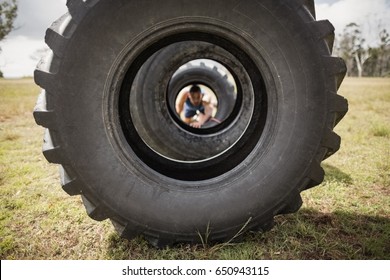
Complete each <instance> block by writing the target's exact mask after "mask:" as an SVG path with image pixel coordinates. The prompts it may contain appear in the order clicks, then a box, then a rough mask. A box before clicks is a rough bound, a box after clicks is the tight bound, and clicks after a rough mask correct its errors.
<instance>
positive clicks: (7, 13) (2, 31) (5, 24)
mask: <svg viewBox="0 0 390 280" xmlns="http://www.w3.org/2000/svg"><path fill="white" fill-rule="evenodd" d="M0 2H1V3H0V41H2V40H3V39H4V38H5V37H6V36H7V35H8V34H9V33H10V32H11V31H12V30H13V29H14V20H15V18H16V15H17V11H18V5H17V3H16V0H1V1H0Z"/></svg>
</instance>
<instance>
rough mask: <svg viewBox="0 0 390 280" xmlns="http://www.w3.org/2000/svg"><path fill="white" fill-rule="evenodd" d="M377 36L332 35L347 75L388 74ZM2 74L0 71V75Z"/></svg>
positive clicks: (382, 35)
mask: <svg viewBox="0 0 390 280" xmlns="http://www.w3.org/2000/svg"><path fill="white" fill-rule="evenodd" d="M17 10H18V5H17V1H16V0H2V1H1V3H0V42H1V41H2V40H3V39H4V38H5V37H6V36H7V35H8V34H9V33H10V32H11V31H12V30H13V29H14V20H15V18H16V16H17ZM377 39H378V40H377V43H376V44H375V46H370V44H368V43H367V41H366V39H365V38H364V35H363V32H362V28H361V26H359V25H358V24H356V23H350V24H348V25H347V26H346V27H345V28H344V30H343V32H342V33H341V34H339V35H338V36H337V37H336V42H335V47H334V54H335V55H336V56H340V57H342V58H343V59H344V60H345V62H346V64H347V68H348V72H347V75H348V76H356V77H363V76H368V77H390V35H389V32H388V31H387V30H386V29H380V31H379V32H378V34H377ZM0 52H1V48H0ZM2 76H3V73H2V72H1V70H0V77H2Z"/></svg>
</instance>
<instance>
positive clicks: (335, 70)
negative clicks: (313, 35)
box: [323, 56, 347, 89]
mask: <svg viewBox="0 0 390 280" xmlns="http://www.w3.org/2000/svg"><path fill="white" fill-rule="evenodd" d="M323 61H324V64H325V68H326V71H328V73H329V75H330V76H335V78H336V79H335V83H336V88H337V89H339V88H340V85H341V83H342V81H343V80H344V77H345V74H346V73H347V66H346V64H345V62H344V60H343V59H342V58H340V57H333V56H326V57H324V59H323Z"/></svg>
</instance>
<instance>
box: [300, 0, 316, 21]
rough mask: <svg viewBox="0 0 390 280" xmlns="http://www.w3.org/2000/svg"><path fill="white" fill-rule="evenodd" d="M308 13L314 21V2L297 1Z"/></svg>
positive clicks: (308, 0)
mask: <svg viewBox="0 0 390 280" xmlns="http://www.w3.org/2000/svg"><path fill="white" fill-rule="evenodd" d="M298 1H299V2H301V3H302V5H303V6H304V7H305V8H306V9H307V10H308V11H309V12H310V14H311V15H312V16H313V18H314V19H316V9H315V4H314V0H298Z"/></svg>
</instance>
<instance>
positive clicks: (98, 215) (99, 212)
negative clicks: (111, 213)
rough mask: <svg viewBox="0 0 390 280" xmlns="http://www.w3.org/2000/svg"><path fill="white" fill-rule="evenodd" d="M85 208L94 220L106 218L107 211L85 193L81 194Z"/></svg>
mask: <svg viewBox="0 0 390 280" xmlns="http://www.w3.org/2000/svg"><path fill="white" fill-rule="evenodd" d="M81 199H82V200H83V203H84V206H85V209H86V210H87V214H88V216H90V217H91V218H92V219H94V220H96V221H103V220H105V219H107V218H108V216H107V213H106V212H105V211H104V210H103V209H102V208H101V207H99V206H98V205H95V204H94V203H93V202H91V201H90V200H89V199H88V198H86V197H85V195H81Z"/></svg>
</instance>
